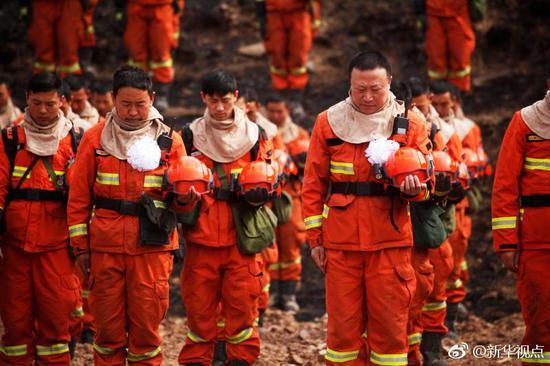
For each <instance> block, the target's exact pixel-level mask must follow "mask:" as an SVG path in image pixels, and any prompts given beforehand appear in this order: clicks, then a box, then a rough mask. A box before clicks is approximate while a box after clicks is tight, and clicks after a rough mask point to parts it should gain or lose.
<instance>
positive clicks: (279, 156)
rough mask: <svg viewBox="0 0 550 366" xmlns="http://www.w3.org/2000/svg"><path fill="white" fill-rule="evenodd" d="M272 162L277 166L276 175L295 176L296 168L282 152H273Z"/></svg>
mask: <svg viewBox="0 0 550 366" xmlns="http://www.w3.org/2000/svg"><path fill="white" fill-rule="evenodd" d="M272 160H273V162H274V163H275V164H276V165H277V173H278V174H279V176H282V175H297V174H298V167H297V166H296V164H295V163H294V161H293V160H292V158H291V157H290V155H288V154H287V153H286V152H285V151H284V150H281V149H277V150H273V156H272Z"/></svg>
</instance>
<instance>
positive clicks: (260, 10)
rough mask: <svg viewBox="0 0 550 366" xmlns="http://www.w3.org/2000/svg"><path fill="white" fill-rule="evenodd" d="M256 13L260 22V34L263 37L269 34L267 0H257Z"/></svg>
mask: <svg viewBox="0 0 550 366" xmlns="http://www.w3.org/2000/svg"><path fill="white" fill-rule="evenodd" d="M256 15H257V16H258V22H259V24H260V35H261V36H262V39H265V38H266V35H267V7H266V4H265V1H256Z"/></svg>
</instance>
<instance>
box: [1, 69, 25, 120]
mask: <svg viewBox="0 0 550 366" xmlns="http://www.w3.org/2000/svg"><path fill="white" fill-rule="evenodd" d="M22 119H23V114H22V113H21V110H20V109H19V108H17V106H16V105H15V104H13V100H12V99H11V91H10V86H9V82H8V80H6V79H3V78H0V128H6V127H8V126H11V125H12V124H14V123H16V121H18V120H19V121H22Z"/></svg>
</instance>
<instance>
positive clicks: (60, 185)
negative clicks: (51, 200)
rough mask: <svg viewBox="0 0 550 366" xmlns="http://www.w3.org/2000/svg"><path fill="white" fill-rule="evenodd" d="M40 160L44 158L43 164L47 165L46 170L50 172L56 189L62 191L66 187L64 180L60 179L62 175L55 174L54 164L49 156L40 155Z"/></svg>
mask: <svg viewBox="0 0 550 366" xmlns="http://www.w3.org/2000/svg"><path fill="white" fill-rule="evenodd" d="M40 160H42V164H44V167H46V171H47V172H48V175H49V176H50V179H51V180H52V183H53V186H54V187H55V190H56V191H62V190H63V188H64V184H63V181H60V179H59V178H60V176H58V175H57V174H55V170H53V167H52V164H51V163H50V160H48V158H47V157H45V156H42V157H40Z"/></svg>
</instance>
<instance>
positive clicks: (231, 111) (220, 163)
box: [179, 71, 271, 366]
mask: <svg viewBox="0 0 550 366" xmlns="http://www.w3.org/2000/svg"><path fill="white" fill-rule="evenodd" d="M201 97H202V100H203V102H204V103H205V105H206V112H205V114H204V116H203V117H201V118H199V119H197V120H195V121H194V122H192V123H191V124H190V125H189V126H188V127H187V128H185V129H184V130H183V132H182V136H183V140H184V143H185V145H186V148H187V149H188V150H189V153H190V155H192V156H194V157H196V158H197V159H199V160H201V161H202V162H203V163H204V164H206V166H207V167H208V168H210V169H211V170H212V171H213V172H214V186H215V187H216V188H215V189H214V191H213V194H211V195H203V196H202V201H201V205H200V206H197V207H196V209H198V210H199V211H198V213H199V215H198V219H197V221H196V222H195V223H194V225H192V226H190V227H189V228H188V229H187V230H185V231H184V236H185V242H186V243H187V247H186V249H187V253H186V257H185V262H184V266H183V271H182V279H181V283H182V296H183V302H184V304H185V307H186V309H187V323H188V326H189V332H188V333H187V338H186V340H185V344H184V346H183V348H182V350H181V352H180V356H179V363H180V365H210V364H211V362H212V358H213V353H214V343H215V341H216V338H217V327H216V322H217V315H218V306H219V304H220V302H221V305H222V309H223V310H222V313H223V316H224V318H225V324H224V326H225V339H226V340H227V357H228V361H227V363H226V364H227V365H233V366H237V365H243V366H246V365H252V364H253V363H254V362H255V361H256V359H257V358H258V355H259V353H260V338H259V333H258V329H257V326H256V325H255V320H256V318H257V317H258V304H257V300H258V296H259V295H260V291H261V289H260V286H261V272H260V270H259V266H258V262H257V258H256V255H245V254H243V253H241V251H240V249H239V248H238V245H237V240H238V239H237V230H236V228H235V224H234V215H233V211H232V205H233V204H234V203H236V202H237V200H238V198H237V196H236V191H235V185H236V184H235V182H236V181H237V180H238V179H239V178H238V177H239V174H240V172H241V171H242V169H243V168H245V167H246V166H247V165H248V164H249V163H250V162H254V161H264V160H266V159H270V158H271V146H270V143H269V141H268V140H267V136H266V135H265V133H263V132H262V130H261V129H260V128H259V127H258V125H256V124H255V123H253V122H251V121H250V120H248V118H247V117H246V114H245V112H244V111H242V110H241V109H239V108H237V107H235V102H236V101H237V99H238V91H237V82H236V80H235V78H234V77H233V76H231V75H229V74H227V73H226V72H223V71H215V72H212V73H209V74H207V75H205V76H204V77H203V79H202V87H201ZM213 223H214V226H213Z"/></svg>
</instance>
